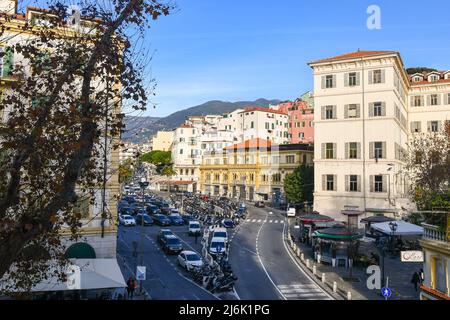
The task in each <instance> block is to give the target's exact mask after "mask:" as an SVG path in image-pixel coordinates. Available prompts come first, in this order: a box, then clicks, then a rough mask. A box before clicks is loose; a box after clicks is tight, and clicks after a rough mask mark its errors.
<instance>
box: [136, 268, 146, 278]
mask: <svg viewBox="0 0 450 320" xmlns="http://www.w3.org/2000/svg"><path fill="white" fill-rule="evenodd" d="M146 269H147V268H146V267H145V266H137V267H136V279H137V280H145V276H146V274H147V270H146Z"/></svg>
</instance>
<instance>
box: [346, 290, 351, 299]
mask: <svg viewBox="0 0 450 320" xmlns="http://www.w3.org/2000/svg"><path fill="white" fill-rule="evenodd" d="M347 300H352V292H351V291H348V292H347Z"/></svg>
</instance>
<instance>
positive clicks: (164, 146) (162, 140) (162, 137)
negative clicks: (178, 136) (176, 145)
mask: <svg viewBox="0 0 450 320" xmlns="http://www.w3.org/2000/svg"><path fill="white" fill-rule="evenodd" d="M173 135H174V132H173V131H158V132H157V133H156V135H155V136H154V137H153V138H152V150H158V151H170V150H171V149H172V142H173Z"/></svg>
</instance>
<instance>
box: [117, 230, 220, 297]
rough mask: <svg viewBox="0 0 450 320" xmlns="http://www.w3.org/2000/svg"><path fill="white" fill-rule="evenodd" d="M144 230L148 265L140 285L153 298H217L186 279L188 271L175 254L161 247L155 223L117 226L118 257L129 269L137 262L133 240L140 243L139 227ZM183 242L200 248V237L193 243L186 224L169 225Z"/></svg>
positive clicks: (145, 254)
mask: <svg viewBox="0 0 450 320" xmlns="http://www.w3.org/2000/svg"><path fill="white" fill-rule="evenodd" d="M141 228H142V229H143V234H144V241H143V243H144V250H143V258H142V259H143V265H145V266H146V267H147V279H146V280H145V281H144V282H143V287H144V288H145V289H146V291H147V292H148V293H149V294H150V297H151V298H152V299H154V300H217V297H215V296H214V295H212V294H211V293H209V292H208V291H207V290H204V289H202V288H200V287H199V286H198V285H197V284H195V283H193V282H191V281H189V280H188V279H189V275H188V273H187V272H186V271H184V270H183V269H182V268H181V267H180V266H179V265H178V263H177V256H176V255H166V254H164V252H163V251H161V249H160V247H159V245H158V243H157V241H156V235H157V234H158V231H159V230H160V229H161V228H160V227H158V226H148V227H141V226H136V227H123V226H120V227H119V232H118V241H117V253H118V256H119V259H120V258H122V259H125V262H126V265H127V267H128V268H127V269H128V271H129V272H131V271H133V272H135V270H136V264H138V265H140V261H141V255H140V251H141V250H140V249H139V245H138V255H137V257H133V241H136V242H137V243H138V244H139V243H140V239H141V236H140V230H141ZM169 228H170V229H171V230H172V231H173V232H174V233H175V234H176V235H178V236H179V237H180V238H181V239H182V240H183V241H185V243H184V245H183V246H184V248H185V249H186V250H192V249H196V250H195V251H197V252H200V238H198V244H197V245H195V243H194V242H195V240H194V237H188V236H187V226H171V227H169Z"/></svg>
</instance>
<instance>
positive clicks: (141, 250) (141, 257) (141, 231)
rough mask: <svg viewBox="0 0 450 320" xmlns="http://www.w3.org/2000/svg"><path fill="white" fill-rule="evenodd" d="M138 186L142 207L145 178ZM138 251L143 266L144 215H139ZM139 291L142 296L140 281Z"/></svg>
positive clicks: (146, 185)
mask: <svg viewBox="0 0 450 320" xmlns="http://www.w3.org/2000/svg"><path fill="white" fill-rule="evenodd" d="M139 186H140V187H141V191H142V201H141V203H142V206H144V190H145V188H146V187H148V181H147V179H146V178H141V181H139ZM139 249H140V250H139V251H140V265H141V266H142V265H143V264H144V214H141V230H140V243H139ZM139 291H140V293H141V294H142V280H141V281H140V286H139Z"/></svg>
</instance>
